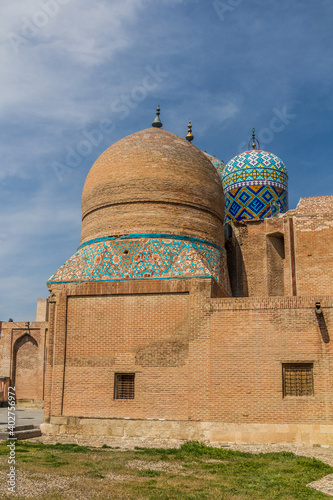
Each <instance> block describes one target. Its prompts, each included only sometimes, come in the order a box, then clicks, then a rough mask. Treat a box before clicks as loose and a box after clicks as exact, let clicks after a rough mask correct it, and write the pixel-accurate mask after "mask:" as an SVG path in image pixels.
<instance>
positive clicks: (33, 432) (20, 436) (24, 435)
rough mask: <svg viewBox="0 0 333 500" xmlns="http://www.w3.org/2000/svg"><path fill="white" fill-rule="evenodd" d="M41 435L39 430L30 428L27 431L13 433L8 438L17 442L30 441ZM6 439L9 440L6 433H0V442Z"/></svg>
mask: <svg viewBox="0 0 333 500" xmlns="http://www.w3.org/2000/svg"><path fill="white" fill-rule="evenodd" d="M41 435H42V433H41V430H40V429H36V428H32V429H27V430H21V431H15V432H14V436H10V437H14V438H16V439H17V440H18V441H22V440H24V439H31V438H34V437H39V436H41ZM7 439H9V434H8V432H0V441H7Z"/></svg>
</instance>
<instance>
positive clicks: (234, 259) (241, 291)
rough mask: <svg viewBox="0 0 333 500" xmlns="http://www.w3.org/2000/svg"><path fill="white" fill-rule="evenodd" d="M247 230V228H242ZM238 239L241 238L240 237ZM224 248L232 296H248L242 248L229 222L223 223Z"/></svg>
mask: <svg viewBox="0 0 333 500" xmlns="http://www.w3.org/2000/svg"><path fill="white" fill-rule="evenodd" d="M242 229H243V230H244V231H247V228H246V227H244V228H242ZM240 241H242V238H241V237H240ZM225 248H226V251H227V261H228V272H229V278H230V286H231V291H232V296H233V297H248V296H249V290H248V283H247V276H246V270H245V264H244V259H243V255H242V249H241V246H240V243H239V241H238V239H237V238H236V237H235V235H234V234H233V229H232V226H231V224H226V225H225Z"/></svg>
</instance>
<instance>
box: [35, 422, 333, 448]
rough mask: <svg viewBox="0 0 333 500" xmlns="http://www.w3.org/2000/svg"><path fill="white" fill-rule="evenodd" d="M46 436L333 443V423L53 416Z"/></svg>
mask: <svg viewBox="0 0 333 500" xmlns="http://www.w3.org/2000/svg"><path fill="white" fill-rule="evenodd" d="M41 430H42V433H43V435H46V436H48V435H49V436H50V437H51V436H54V437H56V436H59V438H60V440H61V441H62V442H63V441H64V439H65V440H66V441H67V442H76V443H79V444H91V445H95V446H100V445H103V444H106V445H108V446H120V447H123V446H125V445H126V447H128V445H132V446H156V447H159V446H165V447H170V446H179V445H180V444H182V443H184V442H186V441H200V442H204V443H206V444H210V445H221V444H223V443H294V444H308V445H326V446H327V445H333V425H322V424H231V423H220V422H191V421H175V420H126V419H92V418H79V417H51V419H50V422H49V423H44V424H42V426H41Z"/></svg>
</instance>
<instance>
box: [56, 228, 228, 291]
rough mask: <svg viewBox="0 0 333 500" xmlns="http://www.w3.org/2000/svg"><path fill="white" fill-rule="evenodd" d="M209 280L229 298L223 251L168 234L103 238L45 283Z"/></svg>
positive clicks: (83, 249) (84, 247) (80, 251)
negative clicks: (218, 286)
mask: <svg viewBox="0 0 333 500" xmlns="http://www.w3.org/2000/svg"><path fill="white" fill-rule="evenodd" d="M194 277H196V278H197V277H199V278H200V277H201V278H204V277H205V278H207V277H213V278H215V279H216V280H217V281H218V283H219V284H220V285H221V287H222V288H223V289H224V290H225V291H226V292H227V293H228V294H229V295H231V290H230V284H229V275H228V269H227V257H226V251H225V250H224V249H223V248H221V247H219V246H218V245H215V244H214V243H211V242H209V241H204V240H200V239H198V238H190V237H186V236H178V235H168V234H133V235H128V236H120V237H105V238H98V239H95V240H91V241H88V242H87V243H84V244H82V245H81V246H80V247H79V248H78V251H77V252H76V253H75V254H74V255H73V256H72V257H71V258H70V259H69V260H68V261H67V262H65V264H64V265H63V266H61V267H60V268H59V269H58V271H57V272H56V273H55V274H54V275H53V276H51V278H50V279H49V281H48V283H49V284H51V283H72V282H75V283H78V282H89V281H114V280H117V281H118V280H135V279H140V280H142V279H170V278H194Z"/></svg>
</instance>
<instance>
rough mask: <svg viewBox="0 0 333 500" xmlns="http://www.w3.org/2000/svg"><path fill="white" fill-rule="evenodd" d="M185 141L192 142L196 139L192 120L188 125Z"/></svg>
mask: <svg viewBox="0 0 333 500" xmlns="http://www.w3.org/2000/svg"><path fill="white" fill-rule="evenodd" d="M185 139H186V140H187V141H188V142H192V141H193V139H194V137H193V135H192V123H191V120H189V122H188V125H187V136H186V137H185Z"/></svg>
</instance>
